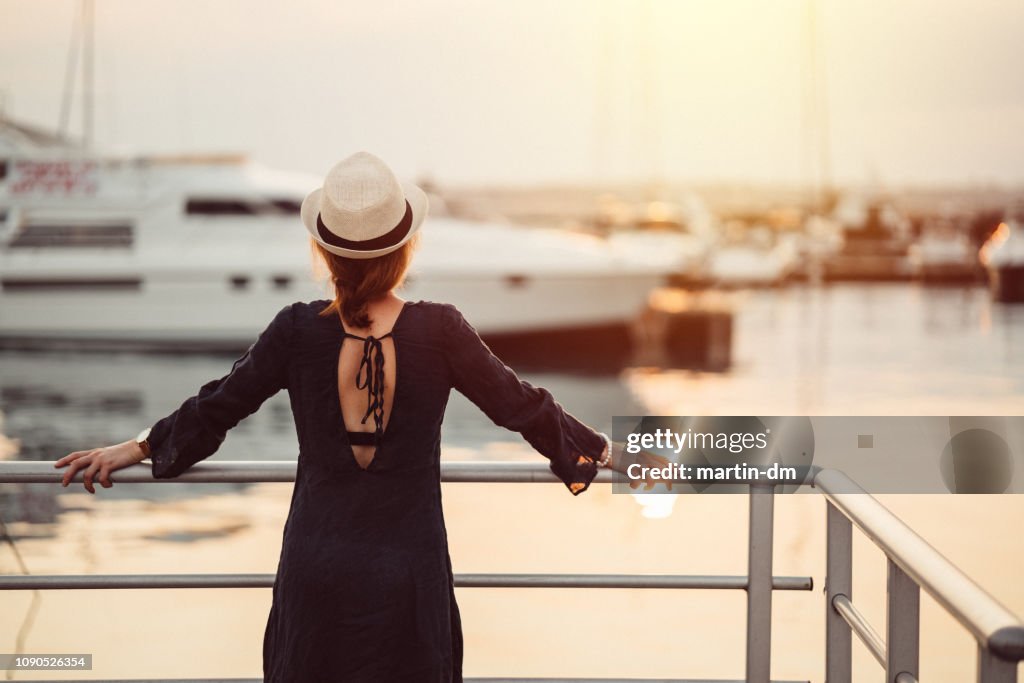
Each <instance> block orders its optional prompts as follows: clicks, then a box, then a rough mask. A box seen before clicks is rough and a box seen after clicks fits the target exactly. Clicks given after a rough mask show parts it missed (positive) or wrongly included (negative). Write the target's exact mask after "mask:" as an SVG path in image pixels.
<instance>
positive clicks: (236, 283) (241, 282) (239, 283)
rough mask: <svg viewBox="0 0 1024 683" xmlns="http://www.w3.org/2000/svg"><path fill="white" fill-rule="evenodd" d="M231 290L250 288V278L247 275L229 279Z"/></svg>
mask: <svg viewBox="0 0 1024 683" xmlns="http://www.w3.org/2000/svg"><path fill="white" fill-rule="evenodd" d="M228 282H229V283H231V289H246V288H248V287H249V278H248V276H246V275H232V276H231V277H229V278H228Z"/></svg>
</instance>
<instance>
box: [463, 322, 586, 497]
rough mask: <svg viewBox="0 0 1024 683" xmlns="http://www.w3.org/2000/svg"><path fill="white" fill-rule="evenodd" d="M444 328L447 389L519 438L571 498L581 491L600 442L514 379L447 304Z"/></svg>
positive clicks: (550, 400)
mask: <svg viewBox="0 0 1024 683" xmlns="http://www.w3.org/2000/svg"><path fill="white" fill-rule="evenodd" d="M444 327H445V329H444V343H445V346H446V348H447V350H448V351H447V357H448V364H449V367H450V370H451V374H452V385H453V387H454V388H455V389H457V390H458V391H459V392H460V393H462V394H463V395H465V396H466V397H467V398H468V399H469V400H471V401H472V402H473V403H475V404H476V405H477V406H478V407H479V408H480V409H481V410H483V412H484V414H486V415H487V417H489V418H490V419H491V420H492V421H493V422H494V423H495V424H497V425H500V426H502V427H505V428H506V429H510V430H512V431H515V432H519V433H520V434H522V436H523V438H525V439H526V441H527V442H529V444H530V445H531V446H533V448H534V449H536V450H537V451H538V452H539V453H540V454H541V455H543V456H544V457H546V458H547V459H548V460H550V461H551V462H550V468H551V471H552V472H554V473H555V475H556V476H557V477H558V478H559V479H561V480H562V482H563V483H564V484H565V485H566V487H567V488H568V489H569V491H570V492H571V493H572V494H573V495H579V494H580V493H583V492H584V491H586V490H587V487H588V486H589V485H590V482H591V481H592V480H593V479H594V477H595V476H596V475H597V469H598V468H597V464H596V463H595V461H596V460H598V459H599V458H600V457H601V454H602V453H603V451H604V447H605V441H604V437H602V436H601V435H600V434H599V433H597V432H596V431H594V430H593V429H591V428H590V427H588V426H586V425H585V424H583V423H582V422H580V421H579V420H578V419H576V418H575V417H574V416H573V415H571V414H570V413H568V412H567V411H566V410H565V409H564V408H563V407H562V406H561V405H560V404H559V403H558V402H557V401H555V399H554V397H552V395H551V393H550V392H549V391H547V390H546V389H543V388H541V387H535V386H533V385H532V384H530V383H529V382H527V381H525V380H521V379H519V377H517V376H516V373H515V372H514V371H513V370H512V369H511V368H510V367H508V366H507V365H505V363H503V362H502V361H501V360H500V359H499V358H498V357H497V356H495V355H494V354H493V353H492V352H491V350H490V348H488V347H487V345H486V343H484V341H483V340H482V339H480V335H479V334H478V333H477V331H476V330H475V329H474V328H473V326H472V325H470V324H469V322H467V321H466V319H465V318H464V317H463V316H462V313H461V312H460V311H459V310H458V309H457V308H455V307H454V306H452V305H450V304H446V311H445V326H444Z"/></svg>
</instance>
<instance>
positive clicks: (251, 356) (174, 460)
mask: <svg viewBox="0 0 1024 683" xmlns="http://www.w3.org/2000/svg"><path fill="white" fill-rule="evenodd" d="M292 315H293V309H292V305H288V306H285V307H284V308H282V309H281V310H280V311H279V312H278V313H277V315H276V316H275V317H274V319H273V320H272V321H271V322H270V324H269V325H268V326H267V328H266V329H265V330H263V332H261V333H260V335H259V337H258V338H257V339H256V341H255V342H254V343H253V344H252V345H251V346H250V347H249V348H248V350H246V352H245V353H244V354H242V356H241V357H240V358H238V360H236V361H235V363H234V365H232V367H231V371H230V372H229V373H228V374H226V375H224V376H223V377H221V378H220V379H215V380H211V381H209V382H207V383H206V384H204V385H203V386H202V387H201V388H200V389H199V391H198V393H196V394H195V395H194V396H190V397H189V398H187V399H185V401H184V402H183V403H182V404H181V406H180V407H179V408H178V409H177V410H175V411H174V412H173V413H171V414H170V415H168V416H167V417H164V418H163V419H161V420H159V421H158V422H156V424H154V425H153V427H152V429H151V430H150V434H149V444H150V459H151V460H152V461H153V478H154V479H170V478H173V477H177V476H178V475H180V474H181V473H182V472H184V471H185V470H187V469H188V468H189V467H191V466H192V465H194V464H195V463H197V462H199V461H200V460H202V459H204V458H207V457H209V456H210V455H212V454H213V453H214V452H216V450H217V449H218V448H219V447H220V445H221V443H222V442H223V441H224V437H225V436H226V434H227V431H228V430H229V429H231V428H232V427H234V426H235V425H236V424H238V423H239V422H240V421H241V420H242V418H244V417H246V416H248V415H250V414H252V413H254V412H256V409H257V408H259V407H260V405H262V404H263V402H264V401H266V400H267V399H268V398H270V397H271V396H273V395H274V394H275V393H277V392H278V391H279V390H281V389H283V388H284V387H285V386H287V383H288V357H289V346H290V342H291V334H292Z"/></svg>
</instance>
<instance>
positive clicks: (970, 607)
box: [814, 470, 1024, 662]
mask: <svg viewBox="0 0 1024 683" xmlns="http://www.w3.org/2000/svg"><path fill="white" fill-rule="evenodd" d="M814 485H815V486H816V487H817V488H819V489H821V491H822V492H823V493H824V494H825V496H826V497H827V498H828V500H829V501H830V502H831V503H832V504H833V505H835V506H836V508H838V509H839V510H840V511H841V512H842V513H843V514H844V515H845V516H846V517H847V518H848V519H849V520H850V521H851V522H853V523H854V524H856V525H857V527H858V528H860V530H861V531H863V532H864V534H865V535H866V536H868V538H870V539H871V540H872V541H873V542H874V543H875V545H877V546H878V547H879V548H880V549H881V550H882V552H884V553H885V555H886V556H887V557H888V558H889V559H890V560H892V561H893V562H894V563H895V564H896V565H898V566H899V568H900V569H902V570H903V571H904V572H905V573H906V574H907V576H909V577H910V578H911V579H913V581H914V582H915V583H916V584H917V585H918V586H920V587H921V588H923V589H924V590H925V591H926V592H927V593H928V594H929V595H931V596H932V598H934V599H935V601H936V602H938V603H939V604H940V605H941V606H942V607H944V608H945V609H946V611H947V612H949V613H950V614H951V615H952V616H953V618H954V619H956V620H957V621H958V622H960V624H962V625H963V626H964V627H965V628H967V630H969V631H970V632H971V634H973V635H974V637H975V638H976V639H977V641H978V643H979V644H980V645H982V646H984V647H985V648H986V649H988V650H990V651H992V652H993V653H995V654H997V655H999V656H1000V657H1002V658H1004V659H1008V660H1011V661H1015V662H1018V661H1021V660H1022V659H1024V623H1022V622H1021V620H1020V619H1018V617H1017V616H1016V615H1015V614H1013V612H1011V611H1010V610H1008V609H1007V608H1006V607H1004V606H1003V605H1002V604H1000V603H999V602H998V601H997V600H996V599H995V598H994V597H992V596H991V595H990V594H989V593H987V592H986V591H985V590H984V589H983V588H981V587H980V586H979V585H978V584H976V583H975V582H974V581H972V580H971V579H970V578H969V577H968V576H967V575H966V574H964V573H963V572H962V571H960V570H959V569H958V568H957V567H956V566H954V565H953V563H952V562H950V561H949V560H948V559H946V557H945V556H943V555H942V554H941V553H939V551H937V550H936V549H935V548H933V547H932V546H931V545H929V544H928V542H927V541H925V540H924V539H923V538H921V537H920V536H918V535H917V534H916V533H915V532H914V531H913V530H912V529H911V528H910V527H908V526H907V525H906V524H904V523H903V521H902V520H901V519H900V518H899V517H897V516H896V515H894V514H893V513H892V512H890V511H889V510H888V509H887V508H886V507H885V506H883V505H882V504H881V503H879V502H878V501H877V500H876V499H875V498H874V497H872V496H871V495H869V494H867V492H865V491H864V490H863V489H862V488H860V487H859V486H858V485H857V484H856V483H854V482H853V481H852V480H851V479H850V478H849V477H847V476H846V475H845V474H843V473H842V472H839V471H838V470H822V471H820V472H818V474H817V476H816V477H815V479H814Z"/></svg>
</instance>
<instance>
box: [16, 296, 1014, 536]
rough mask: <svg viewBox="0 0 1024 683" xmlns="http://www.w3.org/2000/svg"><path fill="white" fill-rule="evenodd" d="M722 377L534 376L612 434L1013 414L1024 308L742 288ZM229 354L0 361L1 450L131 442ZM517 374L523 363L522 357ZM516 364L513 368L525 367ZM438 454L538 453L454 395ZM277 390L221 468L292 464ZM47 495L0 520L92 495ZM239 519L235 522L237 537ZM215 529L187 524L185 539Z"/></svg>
mask: <svg viewBox="0 0 1024 683" xmlns="http://www.w3.org/2000/svg"><path fill="white" fill-rule="evenodd" d="M733 304H734V307H735V312H736V316H735V320H734V330H735V333H734V336H733V359H734V362H733V364H732V367H731V369H730V370H729V371H728V372H724V373H721V372H716V373H712V372H698V371H690V370H666V369H659V368H657V367H650V366H644V367H638V366H634V367H632V368H627V369H626V370H624V371H622V372H620V373H614V374H605V375H580V374H576V373H569V372H563V373H558V372H543V373H537V372H530V371H529V370H525V371H523V372H522V377H523V378H524V379H526V380H527V381H530V382H531V383H533V384H535V385H538V386H543V387H545V388H547V389H549V390H550V391H551V392H552V394H554V396H555V397H556V399H557V400H558V401H559V402H560V403H562V404H563V405H564V406H565V407H566V408H567V409H568V410H569V411H570V412H572V413H573V414H575V415H576V416H578V417H579V418H580V419H582V420H583V421H585V422H587V423H588V424H591V425H593V426H594V427H596V428H598V429H601V430H604V431H609V432H610V430H611V417H612V416H613V415H635V414H649V415H658V414H661V415H759V414H761V415H764V414H768V415H784V414H809V415H814V414H904V415H906V414H920V415H928V414H949V415H956V414H964V415H968V414H993V415H999V414H1015V413H1016V414H1019V413H1020V412H1021V409H1022V407H1024V362H1022V361H1024V348H1022V347H1021V346H1020V345H1019V344H1016V343H1015V340H1016V339H1017V337H1019V336H1021V334H1022V328H1024V310H1021V308H1020V307H1014V306H1006V305H997V304H992V303H991V301H990V299H989V297H988V294H987V292H986V291H985V290H984V289H981V288H976V287H975V288H966V289H959V288H937V289H927V288H921V287H915V286H908V285H857V286H831V287H823V288H815V287H795V288H791V289H782V290H772V291H749V292H743V293H739V294H738V295H736V296H735V298H734V299H733ZM233 359H234V357H233V356H225V355H148V354H138V353H100V352H82V353H62V354H57V353H32V352H4V353H2V354H0V411H2V418H3V423H2V427H3V436H4V437H5V438H6V439H7V449H6V450H7V452H6V455H4V456H3V457H6V458H16V459H21V460H49V461H52V460H55V459H57V458H59V457H61V456H62V455H64V454H66V453H68V452H70V451H73V450H79V449H83V448H87V447H92V446H98V445H105V444H109V443H116V442H119V441H123V440H124V439H127V438H131V436H133V435H134V434H136V433H137V432H138V431H139V429H140V428H141V427H142V426H144V425H146V424H151V423H152V422H153V421H155V420H156V419H159V418H160V417H163V416H164V415H166V414H168V413H169V412H171V411H172V410H174V409H175V408H177V406H178V405H179V404H180V403H181V401H182V400H183V399H184V398H186V397H187V396H190V395H192V394H193V393H194V392H195V391H196V390H197V389H198V388H199V387H200V386H201V385H202V384H203V383H205V382H207V381H208V380H209V379H211V378H214V377H219V376H221V375H223V374H224V373H225V372H227V371H228V370H229V369H230V367H231V364H232V361H233ZM514 363H515V364H516V365H517V366H518V365H521V364H522V363H526V366H527V367H528V366H529V362H528V359H525V360H524V359H516V361H514ZM520 369H522V368H520ZM442 438H443V447H444V456H443V457H445V458H446V459H480V460H488V459H492V460H493V459H523V460H530V459H535V458H537V457H538V456H537V454H535V453H533V452H532V450H530V449H529V447H528V446H527V445H526V444H525V442H524V441H523V440H522V439H521V437H520V436H519V435H518V434H515V433H513V432H509V431H507V430H503V429H500V428H496V427H495V426H494V425H493V424H492V423H491V422H490V421H489V420H488V419H487V418H486V416H484V415H483V413H482V412H480V411H479V410H478V409H477V408H476V407H475V406H474V405H472V404H471V403H470V402H469V401H468V400H466V399H465V398H464V397H462V396H461V395H459V394H457V393H453V394H452V399H451V401H450V403H449V407H448V413H447V416H446V420H445V423H444V427H443V434H442ZM296 453H297V439H296V435H295V427H294V423H293V421H292V415H291V409H290V406H289V403H288V397H287V394H286V393H284V392H282V393H280V394H278V395H276V396H274V397H272V398H271V399H270V400H268V401H267V402H266V403H265V404H264V405H263V407H262V408H261V409H260V410H259V411H258V412H257V413H255V414H254V415H251V416H249V417H247V418H246V419H244V420H242V422H241V423H239V425H238V426H237V427H236V428H235V429H233V430H232V431H231V432H230V433H229V434H228V438H227V440H226V441H225V443H224V445H223V446H222V447H221V449H220V450H219V451H218V453H217V454H216V455H215V456H214V457H215V458H217V459H221V460H282V459H291V458H294V457H296ZM250 486H251V485H249V484H191V485H189V484H175V485H154V486H116V485H115V486H114V487H113V488H112V489H109V490H107V489H98V491H99V493H98V497H101V498H102V499H103V500H116V499H139V500H145V501H168V500H172V499H190V498H195V497H197V496H217V495H224V494H231V493H233V494H242V493H244V492H246V491H248V490H249V487H250ZM61 493H62V491H61V489H60V487H58V486H56V485H54V486H50V485H41V484H36V485H19V486H12V485H0V514H2V515H3V519H5V520H7V521H8V522H14V521H23V522H29V523H31V524H33V525H39V528H38V529H36V530H34V531H33V532H32V533H41V534H45V533H47V532H46V531H45V528H46V526H47V525H50V524H54V523H56V522H58V521H59V517H60V515H61V514H62V513H66V512H70V511H75V510H80V509H83V507H80V506H84V508H88V507H90V506H92V505H93V504H94V500H97V499H98V498H97V499H90V498H86V499H84V500H83V501H82V502H80V503H75V502H72V500H78V499H77V498H71V499H69V498H66V497H63V496H60V494H61ZM243 527H244V523H243V526H242V527H239V528H243ZM208 533H214V534H217V533H224V534H229V533H231V524H228V525H227V528H225V529H220V530H216V531H209V530H205V531H204V530H195V529H193V530H190V531H188V532H187V534H186V535H185V536H183V537H181V538H177V537H173V536H166V535H157V536H154V537H153V540H156V539H157V538H161V539H164V540H188V538H193V537H200V536H202V535H203V534H208Z"/></svg>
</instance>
